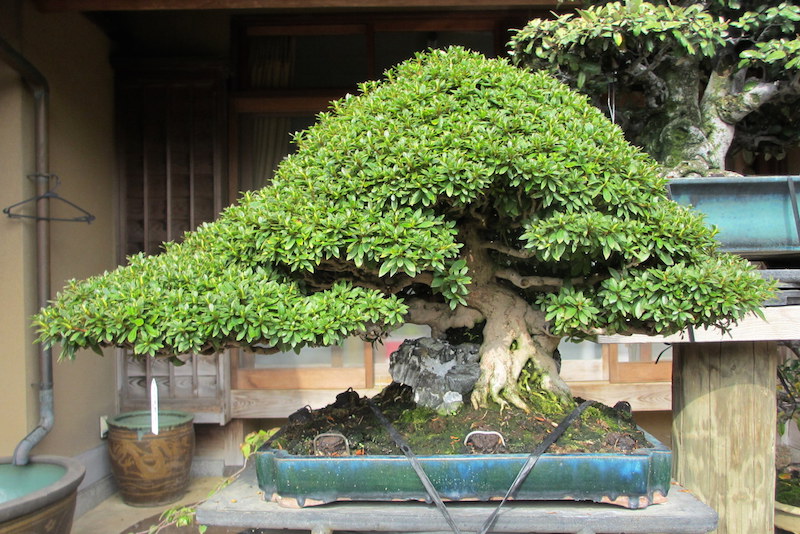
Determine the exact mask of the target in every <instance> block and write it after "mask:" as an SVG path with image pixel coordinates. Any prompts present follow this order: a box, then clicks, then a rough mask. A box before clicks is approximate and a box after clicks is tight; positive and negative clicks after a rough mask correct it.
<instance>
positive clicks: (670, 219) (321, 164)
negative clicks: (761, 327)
mask: <svg viewBox="0 0 800 534" xmlns="http://www.w3.org/2000/svg"><path fill="white" fill-rule="evenodd" d="M657 170H658V169H657V166H656V164H655V163H654V162H653V161H652V160H651V159H650V158H649V157H648V156H646V155H644V154H643V153H641V152H640V151H638V150H637V149H635V148H634V147H632V146H631V145H630V144H628V143H627V142H626V141H625V140H624V138H623V135H622V132H621V130H619V128H617V127H616V126H615V125H613V124H611V123H610V122H609V121H608V120H607V119H606V118H605V117H604V116H603V115H602V113H601V112H600V111H599V110H597V109H596V108H594V107H592V106H591V105H590V104H589V102H588V100H587V99H586V98H585V97H584V96H581V95H579V94H577V93H575V92H574V91H572V90H570V89H569V88H568V87H567V86H565V85H563V84H561V83H560V82H558V81H556V80H555V79H553V78H551V77H550V76H548V75H547V74H544V73H530V72H527V71H524V70H521V69H517V68H515V67H513V66H512V65H510V64H509V63H508V62H506V61H503V60H490V59H486V58H484V57H483V56H480V55H479V54H475V53H472V52H468V51H466V50H463V49H460V48H451V49H448V50H445V51H442V50H438V51H431V52H429V53H426V54H422V55H419V56H418V57H416V58H414V59H411V60H409V61H407V62H405V63H403V64H401V65H399V66H398V67H397V68H395V69H394V70H392V71H390V72H388V73H387V76H386V79H385V80H384V81H382V82H369V83H366V84H364V85H363V86H362V87H361V94H360V95H359V96H349V97H347V98H345V99H343V100H341V101H339V102H336V103H334V104H333V106H332V108H331V110H330V112H328V113H324V114H322V115H321V116H320V117H319V121H318V122H317V124H316V125H315V126H313V127H311V128H309V129H308V130H306V131H305V132H302V133H301V134H299V135H298V151H297V152H296V153H295V154H293V155H291V156H289V157H288V158H287V159H285V160H284V161H283V162H282V163H281V165H280V166H279V168H278V170H277V173H276V179H275V181H274V183H273V185H272V186H271V187H267V188H265V189H262V190H260V191H257V192H253V193H249V194H246V195H244V197H243V198H242V199H241V200H240V202H239V203H238V204H237V205H235V206H232V207H230V208H228V209H227V210H225V211H224V212H223V213H222V214H221V216H220V217H219V219H218V220H217V221H216V222H214V223H209V224H205V225H203V226H202V227H201V228H199V229H198V230H197V231H195V232H192V233H189V234H187V235H186V236H185V240H184V241H183V243H180V244H174V243H171V244H168V245H166V248H165V251H164V252H163V253H162V254H160V255H157V256H152V257H144V256H135V257H133V258H131V261H130V265H129V266H126V267H122V268H119V269H117V270H115V271H113V272H110V273H106V274H104V275H102V276H97V277H93V278H90V279H88V280H86V281H83V282H72V283H70V284H69V285H68V286H67V288H66V289H65V290H64V291H63V292H62V293H61V294H60V295H59V296H58V298H57V299H56V300H55V301H54V302H53V303H52V305H51V306H49V307H47V308H45V309H43V310H42V311H41V312H40V313H39V314H38V315H37V317H36V319H35V322H36V324H37V326H38V329H39V332H40V339H41V341H42V342H44V343H46V344H48V345H50V344H53V343H56V342H58V343H61V345H62V347H63V351H62V356H65V357H71V356H73V354H74V353H75V351H76V350H77V349H80V348H94V349H98V348H99V347H100V346H103V345H119V346H125V347H129V348H131V349H132V350H133V351H134V352H135V353H138V354H148V355H156V354H158V355H162V354H163V355H166V354H180V353H185V352H212V351H216V350H219V349H221V348H223V347H226V346H243V347H247V348H254V349H265V348H270V347H277V348H280V349H287V348H297V347H302V346H304V345H319V344H325V345H327V344H334V343H337V342H339V341H340V340H341V339H342V338H343V337H344V336H347V335H351V334H354V333H359V332H364V331H366V330H369V329H370V328H372V327H373V325H376V326H377V328H378V329H379V330H380V329H382V328H385V327H391V326H392V325H396V324H398V323H401V322H402V321H403V318H404V316H405V314H406V312H407V306H406V300H407V298H408V297H409V296H414V297H416V298H428V299H430V300H433V301H436V302H439V303H446V304H449V307H450V308H452V309H457V308H459V307H461V306H464V305H467V303H468V301H469V296H470V291H471V290H474V288H475V287H476V284H478V283H482V284H485V283H486V282H485V280H486V278H487V277H486V271H487V270H488V271H489V272H490V274H496V277H495V276H490V277H489V278H490V279H491V280H494V282H493V283H496V284H502V285H505V286H506V287H508V288H512V289H513V291H514V292H516V294H517V295H519V297H521V298H523V299H525V300H526V301H527V302H529V303H530V304H531V305H533V306H534V308H537V309H538V308H539V307H541V308H542V309H543V310H544V312H546V314H547V317H548V319H549V320H550V322H551V324H550V325H549V327H548V328H549V331H550V333H552V334H554V335H571V336H576V337H584V336H591V335H593V334H595V333H597V332H598V331H600V330H602V331H604V332H607V333H613V332H627V331H631V330H637V331H640V330H646V331H674V330H678V329H680V328H683V327H684V326H686V325H688V324H696V323H700V324H722V325H727V324H728V323H729V321H731V320H735V319H737V318H739V317H741V316H742V315H743V314H744V313H746V312H748V311H750V310H753V309H757V308H758V306H759V304H760V303H761V301H762V300H763V298H764V297H765V296H766V294H767V291H766V288H765V284H764V283H763V282H761V279H760V278H759V277H758V276H757V275H755V274H753V273H752V272H750V271H749V268H748V267H747V266H746V265H745V264H744V262H743V261H741V260H739V259H736V258H732V257H728V256H720V255H718V253H717V252H716V244H715V242H714V240H713V231H712V230H709V229H708V228H706V227H705V226H704V225H703V222H702V220H701V219H700V218H699V217H698V216H697V215H695V214H693V213H692V212H690V211H689V210H687V209H685V208H682V207H680V206H678V205H677V204H675V203H672V202H670V201H669V200H668V199H667V197H666V193H665V183H664V181H663V179H661V178H659V177H658V174H657ZM465 235H471V236H478V239H477V240H476V239H472V240H471V241H469V245H467V244H466V243H467V241H465V240H464V236H465ZM469 246H472V247H475V246H478V247H480V248H482V249H483V250H484V251H485V250H488V251H489V256H488V257H489V258H490V259H491V262H490V263H491V265H481V266H480V267H481V273H480V277H481V278H480V282H477V281H476V280H477V278H476V276H477V275H476V273H475V272H473V271H472V269H473V268H474V264H473V263H470V261H472V260H471V259H470V258H471V257H472V256H470V251H469V250H468V248H469ZM509 273H512V274H509ZM533 277H547V278H548V280H549V281H546V282H542V283H533V284H531V283H520V282H521V281H523V282H524V281H525V280H530V279H532V278H533ZM552 280H556V281H557V283H556V282H553V281H552ZM424 287H427V288H428V289H421V288H424ZM482 313H484V314H485V313H486V311H483V310H482Z"/></svg>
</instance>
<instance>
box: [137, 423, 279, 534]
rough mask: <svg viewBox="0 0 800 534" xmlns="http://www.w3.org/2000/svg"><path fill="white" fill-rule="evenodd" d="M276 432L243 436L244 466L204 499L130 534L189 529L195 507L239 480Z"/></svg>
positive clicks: (201, 527) (201, 528)
mask: <svg viewBox="0 0 800 534" xmlns="http://www.w3.org/2000/svg"><path fill="white" fill-rule="evenodd" d="M277 431H278V429H277V428H273V429H271V430H258V431H256V432H251V433H250V434H248V435H247V436H245V438H244V442H243V443H242V444H241V445H240V449H241V451H242V454H243V455H244V465H243V466H242V468H241V469H239V470H238V471H237V472H236V473H234V474H232V475H231V476H229V477H228V478H226V479H225V480H223V481H222V482H220V483H219V485H218V486H217V487H216V488H214V490H213V491H212V492H211V493H209V495H208V496H207V497H206V498H205V499H202V500H199V501H197V502H194V503H191V504H186V505H180V506H174V507H172V508H168V509H167V510H164V512H163V513H162V514H161V516H160V517H159V522H158V523H156V524H155V525H151V526H150V527H148V529H147V530H140V531H138V532H135V533H131V534H158V533H159V532H161V531H163V530H164V529H166V528H167V527H170V526H176V527H190V526H192V525H195V524H196V523H195V514H196V512H197V507H198V506H200V505H201V504H203V503H204V502H206V501H207V500H208V499H209V498H211V497H212V496H213V495H214V494H215V493H217V492H218V491H220V490H222V489H223V488H225V487H227V486H228V485H229V484H231V483H232V482H234V481H235V480H236V479H237V478H239V475H241V474H242V472H243V471H244V469H245V467H247V461H248V460H249V459H250V457H251V456H252V455H253V453H254V452H256V451H257V450H258V449H259V448H260V447H261V446H262V445H264V443H266V442H267V441H268V440H269V438H271V437H272V436H273V435H274V434H275V432H277ZM206 530H208V527H207V526H206V525H197V531H198V532H199V533H200V534H203V533H204V532H205V531H206Z"/></svg>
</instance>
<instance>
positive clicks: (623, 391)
mask: <svg viewBox="0 0 800 534" xmlns="http://www.w3.org/2000/svg"><path fill="white" fill-rule="evenodd" d="M569 386H570V388H571V389H572V394H573V395H575V396H576V397H582V398H584V399H591V400H596V401H599V402H602V403H603V404H607V405H608V406H614V405H615V404H616V403H617V402H619V401H623V400H624V401H628V402H630V403H631V408H632V409H633V411H634V412H653V411H665V410H670V409H671V408H672V387H671V385H670V383H669V382H645V383H638V384H636V383H624V384H611V383H608V382H571V383H569Z"/></svg>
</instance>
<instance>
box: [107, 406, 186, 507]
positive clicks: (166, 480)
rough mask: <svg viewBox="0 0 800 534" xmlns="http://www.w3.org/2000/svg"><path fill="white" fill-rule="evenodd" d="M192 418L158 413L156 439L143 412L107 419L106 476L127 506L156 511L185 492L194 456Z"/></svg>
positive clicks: (182, 414)
mask: <svg viewBox="0 0 800 534" xmlns="http://www.w3.org/2000/svg"><path fill="white" fill-rule="evenodd" d="M193 419H194V418H193V416H192V415H191V414H189V413H186V412H179V411H170V410H160V411H159V412H158V423H159V424H158V434H157V435H156V434H153V433H152V432H151V421H150V412H149V411H146V410H143V411H136V412H126V413H122V414H120V415H117V416H116V417H113V418H110V419H109V420H108V453H109V456H110V458H111V471H112V473H113V474H114V478H115V479H116V481H117V485H118V487H119V492H120V495H121V497H122V500H123V501H124V502H125V503H126V504H128V505H131V506H160V505H163V504H169V503H172V502H175V501H177V500H178V499H180V498H181V497H182V496H183V495H184V494H185V493H186V489H187V487H188V486H189V472H190V470H191V467H192V457H193V455H194V426H193V424H192V422H193Z"/></svg>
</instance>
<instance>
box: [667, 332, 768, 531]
mask: <svg viewBox="0 0 800 534" xmlns="http://www.w3.org/2000/svg"><path fill="white" fill-rule="evenodd" d="M776 355H777V350H776V345H775V343H769V342H755V343H753V342H745V343H695V344H681V345H678V346H677V347H676V349H675V352H674V354H673V359H674V360H673V368H674V376H673V379H672V380H673V385H674V390H673V412H672V413H673V426H672V448H673V451H674V452H673V475H674V477H675V479H676V480H677V481H678V483H679V484H681V485H683V486H684V487H685V488H687V489H688V490H690V491H692V492H693V493H694V494H695V495H697V497H698V498H699V499H700V500H701V501H703V502H705V503H706V504H707V505H709V506H711V507H712V508H714V509H715V510H716V511H717V512H718V513H719V529H718V530H717V531H716V532H717V534H734V533H737V534H738V533H741V532H748V533H751V532H752V533H754V534H768V533H772V532H773V530H774V528H773V504H774V500H775V494H774V491H775V420H776V411H775V374H776V365H777V363H776V362H777V356H776Z"/></svg>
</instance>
